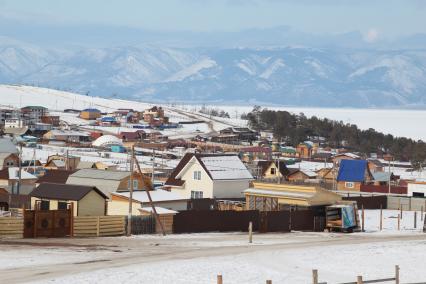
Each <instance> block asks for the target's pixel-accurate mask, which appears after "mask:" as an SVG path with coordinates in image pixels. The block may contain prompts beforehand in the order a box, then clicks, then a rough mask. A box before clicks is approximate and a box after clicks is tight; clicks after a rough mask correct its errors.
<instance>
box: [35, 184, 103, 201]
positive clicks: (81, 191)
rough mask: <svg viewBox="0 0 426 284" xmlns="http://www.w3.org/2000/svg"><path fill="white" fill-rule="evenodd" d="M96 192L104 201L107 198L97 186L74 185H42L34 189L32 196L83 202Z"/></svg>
mask: <svg viewBox="0 0 426 284" xmlns="http://www.w3.org/2000/svg"><path fill="white" fill-rule="evenodd" d="M92 190H94V191H95V192H96V193H98V194H99V195H100V196H102V197H103V198H104V199H107V196H106V195H105V194H103V193H102V192H101V191H100V190H99V189H97V188H96V187H95V186H85V185H74V184H59V183H41V184H40V185H39V186H38V187H37V188H36V189H34V190H33V191H32V192H31V193H30V196H32V197H38V198H47V199H54V200H76V201H78V200H81V199H82V198H83V197H84V196H86V195H87V194H88V193H89V192H90V191H92Z"/></svg>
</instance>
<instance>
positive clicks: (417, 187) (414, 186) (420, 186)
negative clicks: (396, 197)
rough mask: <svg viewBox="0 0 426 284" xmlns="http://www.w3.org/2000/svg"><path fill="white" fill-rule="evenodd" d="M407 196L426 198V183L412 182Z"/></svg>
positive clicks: (409, 183) (409, 184)
mask: <svg viewBox="0 0 426 284" xmlns="http://www.w3.org/2000/svg"><path fill="white" fill-rule="evenodd" d="M407 195H408V196H412V197H420V198H424V197H426V182H424V181H410V182H408V189H407Z"/></svg>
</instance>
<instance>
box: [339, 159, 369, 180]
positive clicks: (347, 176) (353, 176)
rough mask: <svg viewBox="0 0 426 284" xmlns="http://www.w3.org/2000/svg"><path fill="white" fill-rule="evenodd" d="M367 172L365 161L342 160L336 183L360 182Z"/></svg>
mask: <svg viewBox="0 0 426 284" xmlns="http://www.w3.org/2000/svg"><path fill="white" fill-rule="evenodd" d="M365 171H368V167H367V161H366V160H342V161H341V162H340V167H339V173H338V175H337V181H352V182H362V181H364V180H365Z"/></svg>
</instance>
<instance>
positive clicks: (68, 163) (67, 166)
mask: <svg viewBox="0 0 426 284" xmlns="http://www.w3.org/2000/svg"><path fill="white" fill-rule="evenodd" d="M79 163H80V157H77V156H72V155H65V156H62V155H50V156H48V157H47V161H46V164H44V168H45V169H46V170H75V169H76V168H77V165H78V164H79Z"/></svg>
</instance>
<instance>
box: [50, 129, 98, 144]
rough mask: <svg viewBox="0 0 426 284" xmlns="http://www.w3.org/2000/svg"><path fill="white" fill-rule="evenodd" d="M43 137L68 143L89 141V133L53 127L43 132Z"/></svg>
mask: <svg viewBox="0 0 426 284" xmlns="http://www.w3.org/2000/svg"><path fill="white" fill-rule="evenodd" d="M43 139H45V140H53V141H63V142H70V143H87V142H90V134H89V133H87V132H82V131H75V130H60V129H53V130H50V131H49V132H47V133H46V134H44V135H43Z"/></svg>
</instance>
